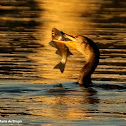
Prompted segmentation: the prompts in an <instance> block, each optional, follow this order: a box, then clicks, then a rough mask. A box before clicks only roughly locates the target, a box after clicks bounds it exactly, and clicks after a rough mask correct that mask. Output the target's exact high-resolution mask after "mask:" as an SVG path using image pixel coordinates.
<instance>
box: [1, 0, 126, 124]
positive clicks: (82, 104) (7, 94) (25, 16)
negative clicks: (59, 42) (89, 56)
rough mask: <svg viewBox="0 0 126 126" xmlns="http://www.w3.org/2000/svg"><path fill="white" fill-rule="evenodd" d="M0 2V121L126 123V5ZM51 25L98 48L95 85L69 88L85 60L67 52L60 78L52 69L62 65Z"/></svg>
mask: <svg viewBox="0 0 126 126" xmlns="http://www.w3.org/2000/svg"><path fill="white" fill-rule="evenodd" d="M0 5H1V6H0V94H1V96H0V101H1V102H0V115H1V117H0V120H9V119H10V120H14V119H15V120H22V121H23V123H21V125H25V124H30V125H56V126H57V125H60V126H61V125H68V126H81V125H82V126H83V125H112V126H115V125H125V123H126V107H125V104H126V98H125V96H126V93H125V89H126V86H125V85H126V60H125V59H126V47H125V45H126V37H125V34H126V23H125V22H126V9H125V6H126V2H125V1H118V0H107V1H106V0H92V1H87V0H84V1H83V0H78V1H75V0H74V1H66V0H64V1H56V0H55V1H53V0H43V1H41V0H27V1H25V0H12V1H8V0H1V1H0ZM53 27H56V28H58V29H60V30H62V31H64V32H65V33H68V34H73V35H85V36H87V37H89V38H91V39H92V40H93V41H94V42H95V43H96V44H97V45H98V47H99V49H100V53H101V55H100V63H99V65H98V67H97V69H96V71H95V72H94V74H93V75H92V80H93V82H94V83H95V86H94V87H91V88H89V89H86V88H82V87H79V86H78V85H75V84H74V82H75V81H76V80H77V77H78V74H79V70H80V69H81V68H82V66H83V65H84V63H85V59H84V57H83V56H82V55H81V54H80V53H79V52H77V51H76V50H74V49H72V48H70V50H71V52H72V53H73V54H74V55H72V56H70V57H69V58H68V61H67V64H66V68H65V71H64V73H63V74H62V73H60V71H59V70H56V69H53V67H54V66H55V65H56V64H58V62H60V57H59V56H58V55H56V54H55V49H54V48H52V47H51V46H49V45H48V43H49V42H50V40H51V29H52V28H53ZM1 125H6V124H4V123H1ZM15 125H16V124H15Z"/></svg>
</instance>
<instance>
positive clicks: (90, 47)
mask: <svg viewBox="0 0 126 126" xmlns="http://www.w3.org/2000/svg"><path fill="white" fill-rule="evenodd" d="M65 37H66V38H68V39H69V40H68V41H59V40H56V42H60V43H64V44H66V45H69V46H71V47H72V48H74V49H76V50H78V51H79V52H80V53H81V54H83V56H84V57H85V60H86V63H85V64H84V66H83V67H82V69H81V70H80V74H79V77H78V81H77V83H78V84H79V85H80V86H84V87H90V86H91V85H93V83H92V81H91V75H92V74H93V72H94V71H95V69H96V67H97V65H98V63H99V57H100V51H99V48H98V47H97V45H96V44H95V43H94V42H93V40H91V39H90V38H88V37H86V36H83V35H68V34H65Z"/></svg>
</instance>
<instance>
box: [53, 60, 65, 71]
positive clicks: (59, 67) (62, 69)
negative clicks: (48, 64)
mask: <svg viewBox="0 0 126 126" xmlns="http://www.w3.org/2000/svg"><path fill="white" fill-rule="evenodd" d="M64 68H65V63H63V62H60V63H59V64H57V65H56V66H55V67H54V69H60V71H61V73H63V72H64Z"/></svg>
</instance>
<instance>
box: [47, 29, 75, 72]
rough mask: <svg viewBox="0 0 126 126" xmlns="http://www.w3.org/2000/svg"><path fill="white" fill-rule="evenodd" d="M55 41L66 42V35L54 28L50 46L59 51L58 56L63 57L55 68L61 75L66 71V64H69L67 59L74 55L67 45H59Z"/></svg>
mask: <svg viewBox="0 0 126 126" xmlns="http://www.w3.org/2000/svg"><path fill="white" fill-rule="evenodd" d="M53 40H62V41H65V40H66V38H65V33H63V32H62V31H59V30H58V29H56V28H53V29H52V41H51V42H50V43H49V45H50V46H52V47H54V48H56V49H57V50H56V54H58V55H60V56H61V57H62V59H61V61H60V63H58V64H57V65H56V66H55V67H54V69H60V71H61V73H63V72H64V69H65V65H66V62H67V58H68V57H69V56H70V55H73V54H72V53H71V52H70V51H69V48H68V47H67V46H66V45H65V44H62V43H57V42H54V41H53Z"/></svg>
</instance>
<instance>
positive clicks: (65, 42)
mask: <svg viewBox="0 0 126 126" xmlns="http://www.w3.org/2000/svg"><path fill="white" fill-rule="evenodd" d="M65 37H66V38H68V39H70V40H71V41H60V40H53V41H55V42H59V43H63V44H66V45H69V46H71V47H72V48H74V49H76V39H75V37H76V36H75V35H68V34H65Z"/></svg>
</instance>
